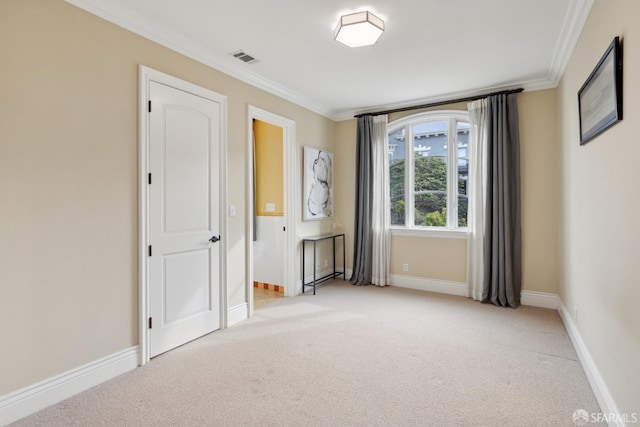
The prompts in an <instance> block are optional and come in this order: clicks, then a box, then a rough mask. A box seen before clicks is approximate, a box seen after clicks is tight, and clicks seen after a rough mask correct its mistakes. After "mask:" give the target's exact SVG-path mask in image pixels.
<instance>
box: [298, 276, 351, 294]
mask: <svg viewBox="0 0 640 427" xmlns="http://www.w3.org/2000/svg"><path fill="white" fill-rule="evenodd" d="M339 276H343V277H344V272H342V271H335V272H332V273H329V274H325V275H324V276H322V277H318V278H317V279H316V280H315V281H313V280H312V281H311V282H309V283H305V282H304V281H303V282H302V293H303V294H304V288H305V286H311V287H312V288H313V294H314V295H315V294H316V286H318V285H320V284H322V283H324V282H326V281H328V280H333V279H336V278H337V277H339Z"/></svg>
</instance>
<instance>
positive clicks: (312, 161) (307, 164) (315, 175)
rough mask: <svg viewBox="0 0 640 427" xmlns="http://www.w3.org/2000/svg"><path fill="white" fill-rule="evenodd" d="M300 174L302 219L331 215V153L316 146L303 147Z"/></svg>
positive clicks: (326, 217)
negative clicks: (302, 193) (301, 176)
mask: <svg viewBox="0 0 640 427" xmlns="http://www.w3.org/2000/svg"><path fill="white" fill-rule="evenodd" d="M303 158H304V163H303V166H302V175H303V178H304V180H303V183H304V195H303V201H302V203H303V206H302V212H303V214H302V219H303V220H304V221H311V220H319V219H328V218H332V217H333V154H332V153H331V152H329V151H327V150H323V149H320V148H316V147H311V146H306V147H304V156H303Z"/></svg>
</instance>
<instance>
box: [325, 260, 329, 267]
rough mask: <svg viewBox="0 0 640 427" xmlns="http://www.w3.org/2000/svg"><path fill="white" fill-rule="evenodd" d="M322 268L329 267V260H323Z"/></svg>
mask: <svg viewBox="0 0 640 427" xmlns="http://www.w3.org/2000/svg"><path fill="white" fill-rule="evenodd" d="M324 266H325V268H326V267H329V260H328V259H325V260H324Z"/></svg>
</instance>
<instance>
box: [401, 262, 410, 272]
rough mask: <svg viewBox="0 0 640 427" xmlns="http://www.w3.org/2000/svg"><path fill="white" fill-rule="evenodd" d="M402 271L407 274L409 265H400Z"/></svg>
mask: <svg viewBox="0 0 640 427" xmlns="http://www.w3.org/2000/svg"><path fill="white" fill-rule="evenodd" d="M402 271H404V272H405V273H407V272H408V271H409V264H402Z"/></svg>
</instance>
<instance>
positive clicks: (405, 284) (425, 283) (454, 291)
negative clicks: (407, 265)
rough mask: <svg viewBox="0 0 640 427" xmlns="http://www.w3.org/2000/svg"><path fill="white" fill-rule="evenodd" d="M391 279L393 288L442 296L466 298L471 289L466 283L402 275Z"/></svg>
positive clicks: (394, 275) (396, 275)
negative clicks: (435, 293)
mask: <svg viewBox="0 0 640 427" xmlns="http://www.w3.org/2000/svg"><path fill="white" fill-rule="evenodd" d="M390 279H391V286H397V287H399V288H408V289H416V290H419V291H429V292H438V293H441V294H449V295H457V296H461V297H466V296H467V295H468V289H469V287H468V286H467V284H466V283H464V282H451V281H448V280H436V279H425V278H424V277H413V276H404V275H401V274H392V275H391V278H390Z"/></svg>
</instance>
